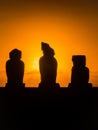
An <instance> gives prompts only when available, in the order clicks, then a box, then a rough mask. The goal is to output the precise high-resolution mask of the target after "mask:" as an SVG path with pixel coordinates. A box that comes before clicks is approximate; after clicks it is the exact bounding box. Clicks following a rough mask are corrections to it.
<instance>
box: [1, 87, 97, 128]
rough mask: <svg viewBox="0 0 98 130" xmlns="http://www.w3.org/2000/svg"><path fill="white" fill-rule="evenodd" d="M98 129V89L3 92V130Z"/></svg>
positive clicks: (29, 89)
mask: <svg viewBox="0 0 98 130" xmlns="http://www.w3.org/2000/svg"><path fill="white" fill-rule="evenodd" d="M22 129H27V130H31V129H34V130H35V129H46V130H47V129H51V130H52V129H53V130H55V129H60V130H62V129H65V130H69V129H71V130H73V129H77V130H85V129H86V130H97V129H98V88H91V89H88V90H74V89H73V90H72V89H68V88H58V89H38V88H24V89H21V90H15V89H14V90H12V89H5V88H0V130H22Z"/></svg>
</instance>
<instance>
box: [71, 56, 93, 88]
mask: <svg viewBox="0 0 98 130" xmlns="http://www.w3.org/2000/svg"><path fill="white" fill-rule="evenodd" d="M72 61H73V67H72V73H71V84H69V87H71V86H72V87H76V88H77V87H78V88H80V87H81V88H83V87H84V88H85V87H87V86H88V87H91V86H92V85H91V84H90V83H88V82H89V69H88V68H87V67H86V56H85V55H74V56H72Z"/></svg>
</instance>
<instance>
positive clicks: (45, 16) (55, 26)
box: [0, 0, 98, 87]
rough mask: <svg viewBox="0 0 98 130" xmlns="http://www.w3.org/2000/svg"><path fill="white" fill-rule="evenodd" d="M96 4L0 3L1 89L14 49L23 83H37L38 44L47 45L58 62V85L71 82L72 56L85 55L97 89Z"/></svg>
mask: <svg viewBox="0 0 98 130" xmlns="http://www.w3.org/2000/svg"><path fill="white" fill-rule="evenodd" d="M96 5H97V3H95V1H93V2H88V0H85V1H84V0H83V1H82V2H79V1H78V0H74V1H73V0H69V1H68V0H66V1H65V2H64V1H63V0H60V1H56V0H52V1H47V2H46V1H44V0H42V1H40V0H36V1H31V0H17V1H14V0H9V1H5V2H1V3H0V47H1V50H0V56H1V58H0V72H1V74H0V86H4V85H5V83H6V74H5V63H6V61H7V60H8V58H9V52H10V51H11V50H12V49H13V48H18V49H20V50H21V51H22V60H23V61H24V63H25V75H24V82H25V83H26V86H27V87H33V86H35V87H37V86H38V84H39V82H40V74H39V58H40V57H41V56H42V55H43V54H42V50H41V42H42V41H44V42H47V43H49V44H50V46H51V47H52V48H53V49H54V51H55V58H56V59H57V61H58V73H57V82H59V83H60V86H62V87H66V86H68V83H69V82H70V76H71V68H72V55H75V54H83V55H86V66H87V67H88V68H89V69H90V81H89V82H92V83H93V85H94V86H98V80H97V79H98V62H97V60H98V54H97V50H98V33H97V29H98V12H97V6H96Z"/></svg>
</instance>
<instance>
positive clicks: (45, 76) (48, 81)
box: [39, 42, 59, 88]
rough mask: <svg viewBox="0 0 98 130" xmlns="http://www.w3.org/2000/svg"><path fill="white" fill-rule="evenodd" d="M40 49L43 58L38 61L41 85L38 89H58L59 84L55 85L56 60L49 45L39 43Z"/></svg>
mask: <svg viewBox="0 0 98 130" xmlns="http://www.w3.org/2000/svg"><path fill="white" fill-rule="evenodd" d="M41 49H42V51H43V56H42V57H41V58H40V60H39V68H40V74H41V83H40V84H39V87H41V88H42V87H43V88H45V87H46V88H53V87H59V84H57V83H56V76H57V60H56V59H55V58H54V55H55V52H54V50H53V49H52V48H51V47H50V46H49V44H47V43H44V42H42V43H41Z"/></svg>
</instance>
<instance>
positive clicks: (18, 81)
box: [6, 49, 25, 88]
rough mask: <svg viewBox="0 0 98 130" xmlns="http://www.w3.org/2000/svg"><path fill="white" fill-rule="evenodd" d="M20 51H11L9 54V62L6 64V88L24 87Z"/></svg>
mask: <svg viewBox="0 0 98 130" xmlns="http://www.w3.org/2000/svg"><path fill="white" fill-rule="evenodd" d="M21 53H22V52H21V51H20V50H18V49H13V50H12V51H11V52H10V53H9V58H10V59H9V60H8V61H7V62H6V75H7V84H6V87H13V88H14V87H17V88H18V87H24V86H25V84H24V83H23V76H24V63H23V61H21V60H20V59H21Z"/></svg>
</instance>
